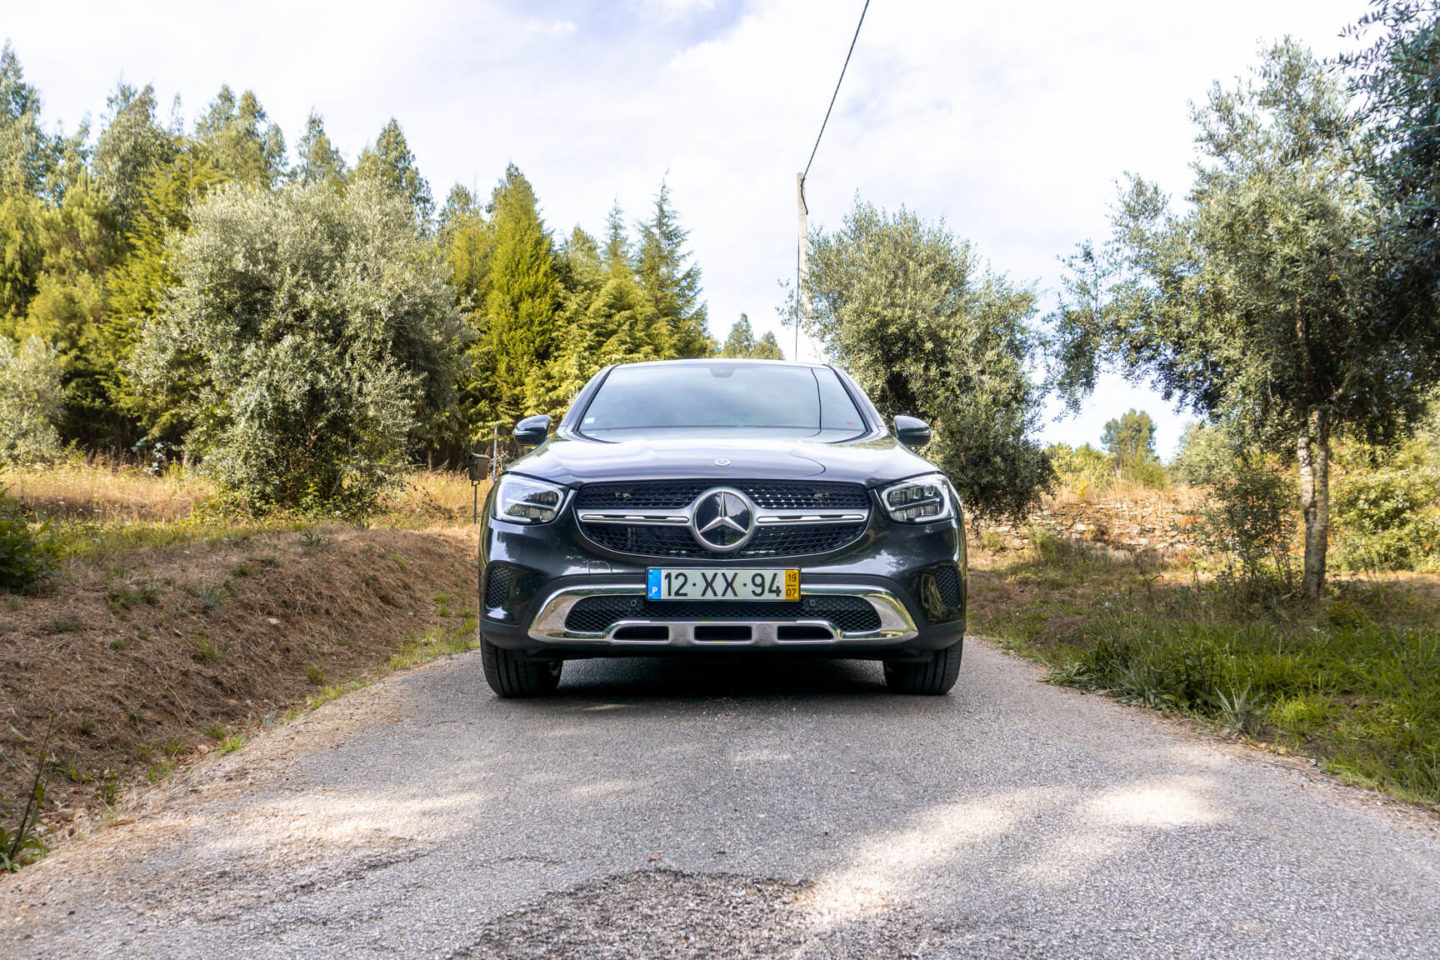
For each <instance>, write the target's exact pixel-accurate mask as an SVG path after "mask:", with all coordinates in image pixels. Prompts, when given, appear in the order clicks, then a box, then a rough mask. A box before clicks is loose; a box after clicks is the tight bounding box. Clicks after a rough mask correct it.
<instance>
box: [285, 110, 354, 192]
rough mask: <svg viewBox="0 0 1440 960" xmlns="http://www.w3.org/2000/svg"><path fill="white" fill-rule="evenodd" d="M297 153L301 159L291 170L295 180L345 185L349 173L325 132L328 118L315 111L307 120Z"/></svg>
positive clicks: (343, 159)
mask: <svg viewBox="0 0 1440 960" xmlns="http://www.w3.org/2000/svg"><path fill="white" fill-rule="evenodd" d="M295 153H296V156H297V157H298V158H299V161H300V162H299V163H298V164H297V165H296V167H295V169H294V170H292V171H290V173H291V176H293V177H294V178H295V179H296V180H299V181H300V182H301V183H303V184H305V185H307V186H309V185H311V184H315V183H324V184H329V185H330V186H333V187H336V188H340V187H343V186H344V185H345V179H346V177H347V176H348V171H347V170H346V169H345V158H344V157H342V156H341V155H340V151H339V150H337V149H335V145H334V144H333V143H331V142H330V138H329V137H328V136H326V135H325V121H324V120H322V119H321V118H320V114H318V113H316V112H314V111H313V110H312V111H311V112H310V116H308V117H307V118H306V119H305V135H304V136H302V137H301V138H300V141H299V142H298V143H296V144H295Z"/></svg>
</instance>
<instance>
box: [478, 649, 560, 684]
mask: <svg viewBox="0 0 1440 960" xmlns="http://www.w3.org/2000/svg"><path fill="white" fill-rule="evenodd" d="M480 662H481V663H482V664H483V665H484V667H485V682H486V683H488V684H490V689H491V690H494V691H495V695H496V696H499V697H503V698H505V699H507V700H508V699H511V698H514V697H545V696H549V695H550V694H552V693H554V692H555V687H556V686H557V685H559V683H560V668H561V666H562V663H563V662H562V661H560V660H531V659H530V658H528V657H526V656H524V655H523V654H521V653H518V652H517V651H514V650H506V649H505V648H504V647H497V646H495V644H493V643H491V642H490V641H489V640H486V639H485V637H484V635H483V634H482V635H481V637H480Z"/></svg>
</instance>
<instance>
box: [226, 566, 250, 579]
mask: <svg viewBox="0 0 1440 960" xmlns="http://www.w3.org/2000/svg"><path fill="white" fill-rule="evenodd" d="M254 572H255V571H254V569H253V568H251V566H250V564H248V563H242V564H240V565H239V566H238V567H231V568H230V576H231V577H233V578H234V579H236V580H243V579H245V578H246V577H248V576H250V574H252V573H254Z"/></svg>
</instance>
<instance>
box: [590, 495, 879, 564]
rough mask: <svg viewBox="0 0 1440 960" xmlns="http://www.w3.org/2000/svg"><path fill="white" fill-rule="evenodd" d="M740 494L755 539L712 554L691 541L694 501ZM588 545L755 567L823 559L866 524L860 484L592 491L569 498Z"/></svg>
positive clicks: (867, 514) (866, 498) (867, 499)
mask: <svg viewBox="0 0 1440 960" xmlns="http://www.w3.org/2000/svg"><path fill="white" fill-rule="evenodd" d="M717 487H723V488H727V489H731V490H738V491H740V492H741V493H743V494H744V495H745V497H746V498H748V499H749V501H750V503H752V504H753V505H754V514H755V516H754V517H753V520H752V522H753V524H754V529H753V533H752V534H751V535H750V536H749V537H748V539H746V540H745V541H744V543H743V544H742V545H740V546H739V547H738V548H737V549H733V550H728V551H718V550H715V549H711V548H707V547H706V546H705V545H704V544H702V543H701V542H699V541H698V540H697V539H696V536H695V533H694V531H693V528H692V524H691V511H692V509H693V508H694V506H695V501H696V500H697V499H698V498H700V496H701V494H703V493H705V492H706V491H707V490H712V489H714V488H717ZM574 509H575V515H576V518H577V520H578V522H579V525H580V529H581V531H582V532H583V533H584V534H585V536H586V537H588V538H590V540H592V541H593V542H595V543H596V544H598V545H599V546H601V547H603V548H605V549H606V550H612V551H614V552H616V553H623V554H631V555H636V556H645V557H677V558H682V559H696V560H698V559H711V560H715V559H760V558H779V557H799V556H806V555H810V554H818V553H829V552H831V551H834V550H839V549H840V548H842V547H845V546H848V545H849V544H851V543H854V542H855V541H856V540H858V539H859V538H860V536H861V535H862V534H864V532H865V527H866V525H867V524H868V522H869V519H870V495H869V493H867V492H866V490H865V488H864V487H862V486H860V485H858V484H851V483H834V482H825V481H811V480H730V481H725V480H663V481H641V482H635V483H594V484H589V485H588V486H584V487H581V488H580V490H579V491H577V493H576V495H575V506H574Z"/></svg>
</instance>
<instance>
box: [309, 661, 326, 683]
mask: <svg viewBox="0 0 1440 960" xmlns="http://www.w3.org/2000/svg"><path fill="white" fill-rule="evenodd" d="M305 676H306V678H308V679H309V681H310V682H311V683H312V684H314V685H315V686H317V687H323V686H324V685H325V671H324V670H322V669H320V667H319V666H317V665H315V664H313V663H312V664H310V666H309V668H308V669H307V670H306V671H305Z"/></svg>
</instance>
